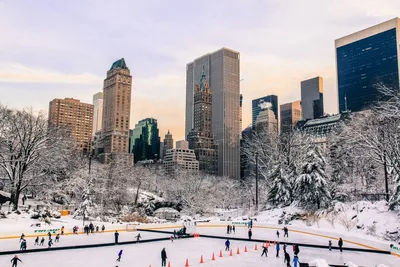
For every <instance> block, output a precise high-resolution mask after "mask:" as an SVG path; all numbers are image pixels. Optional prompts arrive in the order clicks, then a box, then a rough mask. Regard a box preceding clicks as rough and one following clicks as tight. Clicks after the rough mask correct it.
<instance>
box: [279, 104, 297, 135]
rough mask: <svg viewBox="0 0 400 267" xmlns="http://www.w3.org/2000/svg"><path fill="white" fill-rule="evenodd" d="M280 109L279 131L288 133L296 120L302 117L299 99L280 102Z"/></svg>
mask: <svg viewBox="0 0 400 267" xmlns="http://www.w3.org/2000/svg"><path fill="white" fill-rule="evenodd" d="M280 111H281V133H283V134H284V133H289V132H291V131H292V129H293V127H294V126H295V125H296V123H297V122H298V121H300V120H301V119H302V115H301V103H300V100H297V101H294V102H291V103H286V104H282V105H281V107H280Z"/></svg>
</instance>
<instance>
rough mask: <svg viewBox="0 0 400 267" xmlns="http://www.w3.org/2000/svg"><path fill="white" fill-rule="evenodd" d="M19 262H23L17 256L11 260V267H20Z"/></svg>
mask: <svg viewBox="0 0 400 267" xmlns="http://www.w3.org/2000/svg"><path fill="white" fill-rule="evenodd" d="M18 261H20V262H22V261H21V260H20V258H18V255H15V256H14V258H12V259H11V263H12V265H11V267H17V266H18Z"/></svg>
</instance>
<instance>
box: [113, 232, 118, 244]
mask: <svg viewBox="0 0 400 267" xmlns="http://www.w3.org/2000/svg"><path fill="white" fill-rule="evenodd" d="M118 237H119V233H118V231H115V233H114V241H115V244H118Z"/></svg>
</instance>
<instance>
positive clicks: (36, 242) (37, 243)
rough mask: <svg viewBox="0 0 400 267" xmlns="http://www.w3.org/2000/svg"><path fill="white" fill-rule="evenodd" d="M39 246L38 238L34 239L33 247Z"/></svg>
mask: <svg viewBox="0 0 400 267" xmlns="http://www.w3.org/2000/svg"><path fill="white" fill-rule="evenodd" d="M38 245H39V237H38V236H37V237H36V238H35V246H38Z"/></svg>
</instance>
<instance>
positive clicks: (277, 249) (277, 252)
mask: <svg viewBox="0 0 400 267" xmlns="http://www.w3.org/2000/svg"><path fill="white" fill-rule="evenodd" d="M279 250H281V247H280V245H279V242H276V257H277V258H279Z"/></svg>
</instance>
